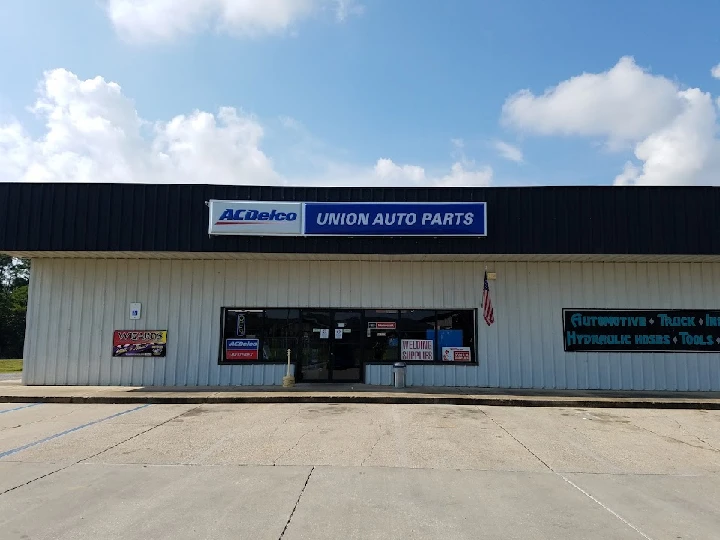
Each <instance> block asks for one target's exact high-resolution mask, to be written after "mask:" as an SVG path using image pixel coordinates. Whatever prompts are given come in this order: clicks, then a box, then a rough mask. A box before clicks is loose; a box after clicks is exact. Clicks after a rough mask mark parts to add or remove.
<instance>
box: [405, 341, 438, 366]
mask: <svg viewBox="0 0 720 540" xmlns="http://www.w3.org/2000/svg"><path fill="white" fill-rule="evenodd" d="M434 351H435V342H434V341H433V340H432V339H403V340H401V342H400V359H401V360H404V361H406V362H412V361H415V360H418V361H424V362H432V361H433V360H434V359H435V355H434Z"/></svg>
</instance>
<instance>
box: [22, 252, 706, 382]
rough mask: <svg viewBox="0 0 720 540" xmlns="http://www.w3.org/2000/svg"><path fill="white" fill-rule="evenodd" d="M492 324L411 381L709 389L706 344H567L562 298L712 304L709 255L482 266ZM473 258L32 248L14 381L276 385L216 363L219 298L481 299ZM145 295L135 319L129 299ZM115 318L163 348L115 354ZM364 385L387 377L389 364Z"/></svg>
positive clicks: (255, 302)
mask: <svg viewBox="0 0 720 540" xmlns="http://www.w3.org/2000/svg"><path fill="white" fill-rule="evenodd" d="M487 265H488V269H489V270H490V271H495V272H497V280H496V281H493V282H491V284H490V287H491V293H492V298H493V303H494V305H495V318H496V324H495V325H493V326H492V327H490V328H488V327H487V326H486V325H485V324H484V323H483V322H482V320H481V321H480V326H479V328H478V343H479V346H478V356H479V359H480V363H479V365H478V366H436V365H431V366H410V367H409V372H408V382H409V384H411V385H428V386H429V385H438V386H490V387H504V388H573V389H575V388H578V389H587V388H602V389H638V390H640V389H645V390H653V389H657V390H720V355H717V354H629V353H628V354H605V353H572V354H570V353H565V352H564V350H563V342H562V308H603V307H607V308H648V309H651V308H698V309H703V308H708V309H709V308H713V309H717V308H718V305H719V304H720V264H718V263H579V262H578V263H547V262H533V263H517V262H513V263H510V262H507V263H493V262H491V261H489V262H488V263H487ZM483 269H484V264H483V263H473V262H455V263H452V262H447V263H445V262H442V263H441V262H377V261H363V262H357V261H356V262H342V261H335V262H332V261H324V262H323V261H232V260H230V261H212V260H208V261H182V260H164V261H155V260H99V259H35V260H34V261H33V269H32V279H31V288H30V303H29V307H28V332H27V341H26V351H25V358H26V370H25V373H24V377H25V382H26V383H28V384H103V385H179V386H186V385H188V386H192V385H260V384H279V383H280V382H281V379H282V375H283V372H284V367H283V366H282V365H280V366H277V365H248V366H218V365H217V358H218V347H219V332H220V329H219V324H220V307H221V306H229V305H235V306H246V307H265V306H267V307H272V306H282V307H285V306H298V307H368V308H371V307H376V308H391V307H395V308H397V307H405V308H425V307H427V308H478V307H479V305H480V297H481V291H482V274H483ZM134 301H137V302H142V304H143V317H142V319H141V320H140V321H130V320H128V313H127V311H128V304H129V303H130V302H134ZM116 329H158V330H165V329H167V330H168V341H169V344H168V356H167V358H164V359H153V358H137V359H131V358H112V357H111V346H112V343H111V342H112V332H113V330H116ZM366 382H367V383H370V384H389V383H390V368H389V366H367V369H366Z"/></svg>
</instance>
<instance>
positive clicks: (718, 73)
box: [710, 64, 720, 79]
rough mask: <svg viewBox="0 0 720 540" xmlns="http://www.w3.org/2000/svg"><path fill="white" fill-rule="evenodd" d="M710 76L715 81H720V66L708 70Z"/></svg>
mask: <svg viewBox="0 0 720 540" xmlns="http://www.w3.org/2000/svg"><path fill="white" fill-rule="evenodd" d="M710 75H712V76H713V77H714V78H716V79H720V64H718V65H717V66H715V67H714V68H712V69H711V70H710Z"/></svg>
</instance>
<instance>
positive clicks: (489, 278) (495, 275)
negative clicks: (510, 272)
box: [488, 272, 497, 280]
mask: <svg viewBox="0 0 720 540" xmlns="http://www.w3.org/2000/svg"><path fill="white" fill-rule="evenodd" d="M491 279H497V274H496V273H495V272H488V280H491Z"/></svg>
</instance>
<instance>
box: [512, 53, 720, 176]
mask: <svg viewBox="0 0 720 540" xmlns="http://www.w3.org/2000/svg"><path fill="white" fill-rule="evenodd" d="M503 121H504V122H505V123H506V124H507V125H510V126H513V127H515V128H517V129H519V130H521V131H524V132H528V133H534V134H539V135H575V136H578V135H579V136H591V137H602V138H603V139H605V141H606V143H607V145H608V146H609V147H610V148H611V149H616V150H617V149H620V148H623V147H627V146H628V145H629V147H630V148H633V149H634V154H635V157H636V158H637V160H639V162H640V163H639V164H638V163H633V162H629V163H628V164H627V165H626V166H625V169H624V171H623V172H622V173H621V174H620V175H618V176H617V178H616V179H615V183H616V184H619V185H627V184H718V183H720V158H718V157H717V156H718V150H720V141H718V139H717V138H716V134H717V128H718V126H717V115H716V108H715V104H714V103H713V98H712V96H711V95H710V94H708V93H704V92H702V91H701V90H699V89H697V88H693V89H684V88H681V87H680V86H679V85H678V84H677V83H676V82H673V81H671V80H669V79H667V78H665V77H661V76H657V75H652V74H650V73H648V72H647V71H645V70H643V69H641V68H640V67H638V66H637V65H636V64H635V61H634V60H633V59H632V58H629V57H624V58H621V59H620V61H619V62H618V63H617V65H615V66H614V67H613V68H612V69H610V70H608V71H606V72H603V73H585V74H582V75H579V76H577V77H573V78H571V79H568V80H566V81H563V82H561V83H560V84H558V85H557V86H555V87H553V88H551V89H549V90H547V91H546V92H545V93H544V94H543V95H540V96H535V95H534V94H532V93H531V92H530V91H528V90H523V91H521V92H518V93H517V94H515V95H513V96H511V97H510V98H508V100H507V101H506V102H505V105H504V106H503Z"/></svg>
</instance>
